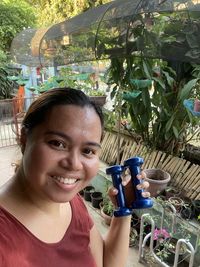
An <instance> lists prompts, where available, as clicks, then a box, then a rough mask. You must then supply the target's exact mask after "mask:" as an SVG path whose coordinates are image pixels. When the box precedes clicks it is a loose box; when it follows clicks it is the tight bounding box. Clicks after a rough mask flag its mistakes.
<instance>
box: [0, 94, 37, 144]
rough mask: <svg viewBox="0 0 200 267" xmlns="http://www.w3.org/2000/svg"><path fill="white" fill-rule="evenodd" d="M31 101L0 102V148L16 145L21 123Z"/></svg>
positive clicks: (22, 99) (21, 99) (11, 100)
mask: <svg viewBox="0 0 200 267" xmlns="http://www.w3.org/2000/svg"><path fill="white" fill-rule="evenodd" d="M32 101H33V99H30V98H20V99H19V98H13V99H5V100H0V147H6V146H13V145H17V144H18V141H19V136H20V127H21V121H22V119H23V117H24V114H25V110H27V108H28V106H29V105H30V104H31V102H32Z"/></svg>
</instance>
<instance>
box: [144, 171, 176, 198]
mask: <svg viewBox="0 0 200 267" xmlns="http://www.w3.org/2000/svg"><path fill="white" fill-rule="evenodd" d="M144 172H145V173H146V176H147V178H146V179H145V180H146V181H147V182H149V188H148V191H149V192H150V193H151V196H152V197H156V196H158V194H159V193H160V192H162V191H163V190H164V189H165V188H166V186H167V184H168V183H169V181H170V179H171V176H170V174H169V173H168V172H165V171H163V170H160V169H146V170H144Z"/></svg>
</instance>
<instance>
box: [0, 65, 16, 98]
mask: <svg viewBox="0 0 200 267" xmlns="http://www.w3.org/2000/svg"><path fill="white" fill-rule="evenodd" d="M13 92H14V83H13V81H11V80H9V79H8V72H7V71H6V69H5V68H3V67H0V99H7V98H12V93H13Z"/></svg>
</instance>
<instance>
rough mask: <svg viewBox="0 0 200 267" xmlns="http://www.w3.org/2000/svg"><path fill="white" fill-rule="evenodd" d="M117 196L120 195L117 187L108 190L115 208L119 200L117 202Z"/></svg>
mask: <svg viewBox="0 0 200 267" xmlns="http://www.w3.org/2000/svg"><path fill="white" fill-rule="evenodd" d="M117 194H118V190H117V189H116V188H115V187H110V188H109V189H108V196H109V198H110V200H111V202H112V203H113V205H114V206H115V207H117V200H116V195H117Z"/></svg>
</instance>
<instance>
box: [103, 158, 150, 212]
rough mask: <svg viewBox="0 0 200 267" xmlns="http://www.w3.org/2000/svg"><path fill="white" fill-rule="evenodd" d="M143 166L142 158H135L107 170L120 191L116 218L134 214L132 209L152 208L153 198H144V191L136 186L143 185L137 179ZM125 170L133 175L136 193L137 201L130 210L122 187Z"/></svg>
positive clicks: (132, 181)
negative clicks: (122, 175) (127, 169)
mask: <svg viewBox="0 0 200 267" xmlns="http://www.w3.org/2000/svg"><path fill="white" fill-rule="evenodd" d="M142 164H143V159H142V158H140V157H133V158H130V159H127V160H125V161H124V165H114V166H112V167H109V168H107V169H106V173H107V174H108V175H111V177H112V182H113V185H114V187H115V188H116V189H117V190H118V194H117V196H116V198H117V206H118V208H117V209H116V210H115V211H114V216H116V217H121V216H127V215H130V214H132V209H144V208H151V207H152V206H153V201H152V199H151V198H144V197H143V196H142V192H143V190H138V189H137V188H136V186H137V185H138V184H140V183H141V181H140V180H139V179H137V177H136V176H137V175H138V174H139V173H140V166H141V165H142ZM125 168H129V170H130V173H131V183H132V185H133V190H134V192H135V201H134V202H133V203H132V205H131V207H130V208H127V207H126V200H125V194H124V187H123V185H122V179H121V174H122V172H123V171H124V169H125Z"/></svg>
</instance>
